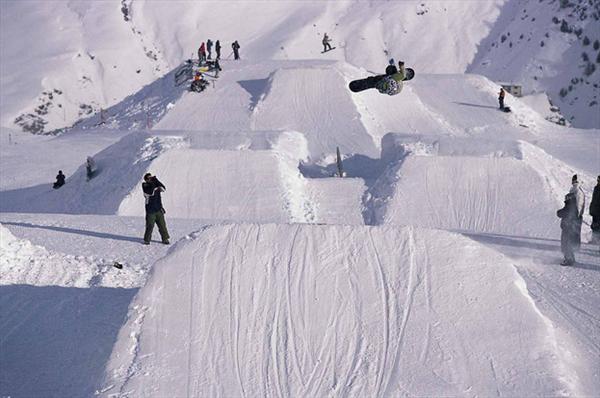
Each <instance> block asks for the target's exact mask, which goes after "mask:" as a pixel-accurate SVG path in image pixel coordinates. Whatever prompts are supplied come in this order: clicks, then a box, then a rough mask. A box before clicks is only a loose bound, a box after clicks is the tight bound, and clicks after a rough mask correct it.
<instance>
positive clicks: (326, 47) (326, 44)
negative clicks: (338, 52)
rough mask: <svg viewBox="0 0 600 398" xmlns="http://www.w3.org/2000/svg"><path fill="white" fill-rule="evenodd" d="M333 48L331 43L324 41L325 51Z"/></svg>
mask: <svg viewBox="0 0 600 398" xmlns="http://www.w3.org/2000/svg"><path fill="white" fill-rule="evenodd" d="M328 50H331V44H329V43H327V42H325V43H323V52H325V51H328Z"/></svg>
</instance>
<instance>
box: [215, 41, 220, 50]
mask: <svg viewBox="0 0 600 398" xmlns="http://www.w3.org/2000/svg"><path fill="white" fill-rule="evenodd" d="M215 50H217V51H221V42H220V41H219V40H217V42H216V43H215Z"/></svg>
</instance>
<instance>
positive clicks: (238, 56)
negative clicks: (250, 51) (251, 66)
mask: <svg viewBox="0 0 600 398" xmlns="http://www.w3.org/2000/svg"><path fill="white" fill-rule="evenodd" d="M233 58H234V59H240V54H239V53H238V52H237V50H233Z"/></svg>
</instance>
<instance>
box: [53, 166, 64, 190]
mask: <svg viewBox="0 0 600 398" xmlns="http://www.w3.org/2000/svg"><path fill="white" fill-rule="evenodd" d="M63 185H65V175H64V174H63V172H62V170H58V174H57V175H56V182H55V183H54V185H52V188H54V189H58V188H60V187H62V186H63Z"/></svg>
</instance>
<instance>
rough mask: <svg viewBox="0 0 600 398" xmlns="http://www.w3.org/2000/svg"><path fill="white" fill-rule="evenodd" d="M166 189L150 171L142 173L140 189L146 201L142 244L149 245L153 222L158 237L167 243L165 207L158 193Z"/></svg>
mask: <svg viewBox="0 0 600 398" xmlns="http://www.w3.org/2000/svg"><path fill="white" fill-rule="evenodd" d="M165 190H166V188H165V186H164V184H163V183H162V182H160V181H158V178H156V177H155V176H153V175H152V174H150V173H146V174H144V182H143V183H142V191H143V192H144V199H145V201H146V231H145V232H144V244H145V245H149V244H150V240H151V239H152V230H153V229H154V224H156V225H158V232H160V238H161V240H162V243H164V244H165V245H168V244H169V232H168V231H167V223H166V222H165V209H164V208H163V206H162V200H161V198H160V193H161V192H164V191H165Z"/></svg>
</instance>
